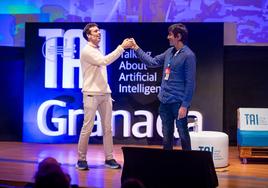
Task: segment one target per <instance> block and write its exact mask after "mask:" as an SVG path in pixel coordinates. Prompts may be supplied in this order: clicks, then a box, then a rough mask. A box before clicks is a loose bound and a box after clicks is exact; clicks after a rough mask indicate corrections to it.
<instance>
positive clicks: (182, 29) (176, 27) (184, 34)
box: [168, 23, 188, 44]
mask: <svg viewBox="0 0 268 188" xmlns="http://www.w3.org/2000/svg"><path fill="white" fill-rule="evenodd" d="M168 32H172V33H173V34H174V36H175V37H177V36H178V33H180V34H181V41H182V42H183V44H185V43H186V42H187V40H188V30H187V28H186V26H185V25H183V24H182V23H178V24H173V25H171V26H169V27H168Z"/></svg>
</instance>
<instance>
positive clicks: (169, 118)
mask: <svg viewBox="0 0 268 188" xmlns="http://www.w3.org/2000/svg"><path fill="white" fill-rule="evenodd" d="M180 106H181V103H171V104H164V103H161V102H160V106H159V114H160V117H161V120H162V132H163V148H164V149H165V150H172V149H173V140H174V136H173V135H174V120H176V127H177V130H178V132H179V136H180V139H181V146H182V149H183V150H191V140H190V135H189V130H188V126H187V124H188V122H187V115H186V117H184V118H182V119H179V120H178V119H177V118H178V111H179V108H180ZM187 114H188V113H187Z"/></svg>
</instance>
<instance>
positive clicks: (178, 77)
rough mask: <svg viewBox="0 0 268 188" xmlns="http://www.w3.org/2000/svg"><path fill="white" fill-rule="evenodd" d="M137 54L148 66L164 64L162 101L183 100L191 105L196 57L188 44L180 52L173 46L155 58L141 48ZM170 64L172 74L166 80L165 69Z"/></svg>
mask: <svg viewBox="0 0 268 188" xmlns="http://www.w3.org/2000/svg"><path fill="white" fill-rule="evenodd" d="M136 55H137V56H138V57H139V58H140V60H141V61H142V62H143V63H145V64H146V65H147V66H148V67H160V66H163V77H162V83H161V90H160V92H159V94H158V98H159V100H160V101H161V102H162V103H174V102H181V103H182V105H181V106H183V107H186V108H188V107H189V106H190V104H191V101H192V97H193V93H194V90H195V74H196V58H195V54H194V53H193V52H192V50H191V49H190V48H189V47H188V46H186V45H184V46H183V48H181V49H180V51H179V52H178V53H176V49H175V48H174V47H171V48H169V49H167V50H166V51H165V52H164V53H162V54H160V55H157V56H155V57H154V58H153V57H151V56H149V55H148V54H146V53H145V52H144V51H143V50H142V49H140V48H139V49H138V50H136ZM168 66H169V67H170V75H169V79H168V80H165V79H164V77H165V69H166V68H167V67H168Z"/></svg>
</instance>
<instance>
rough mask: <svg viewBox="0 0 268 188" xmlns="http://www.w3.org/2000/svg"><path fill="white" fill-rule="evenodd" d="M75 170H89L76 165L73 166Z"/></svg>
mask: <svg viewBox="0 0 268 188" xmlns="http://www.w3.org/2000/svg"><path fill="white" fill-rule="evenodd" d="M75 168H76V169H77V170H89V168H88V167H87V168H81V167H79V166H77V165H75Z"/></svg>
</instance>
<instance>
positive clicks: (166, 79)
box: [164, 67, 170, 80]
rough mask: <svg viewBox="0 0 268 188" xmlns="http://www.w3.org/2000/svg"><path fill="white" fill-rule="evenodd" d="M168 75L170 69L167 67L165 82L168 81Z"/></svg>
mask: <svg viewBox="0 0 268 188" xmlns="http://www.w3.org/2000/svg"><path fill="white" fill-rule="evenodd" d="M169 75H170V67H167V68H166V69H165V78H164V79H165V80H168V78H169Z"/></svg>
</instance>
